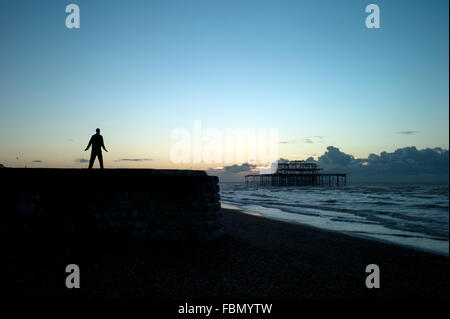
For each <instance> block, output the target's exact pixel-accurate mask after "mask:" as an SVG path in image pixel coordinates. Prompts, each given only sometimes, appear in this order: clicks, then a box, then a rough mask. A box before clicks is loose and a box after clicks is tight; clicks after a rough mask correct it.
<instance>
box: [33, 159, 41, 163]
mask: <svg viewBox="0 0 450 319" xmlns="http://www.w3.org/2000/svg"><path fill="white" fill-rule="evenodd" d="M33 163H44V161H41V160H34V161H33Z"/></svg>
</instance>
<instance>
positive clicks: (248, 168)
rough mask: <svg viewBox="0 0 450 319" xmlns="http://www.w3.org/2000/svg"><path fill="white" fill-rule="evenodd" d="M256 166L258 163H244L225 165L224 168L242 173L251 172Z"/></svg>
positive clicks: (227, 170)
mask: <svg viewBox="0 0 450 319" xmlns="http://www.w3.org/2000/svg"><path fill="white" fill-rule="evenodd" d="M254 168H256V165H251V164H248V163H244V164H242V165H240V166H239V165H231V166H224V168H223V169H224V170H225V172H227V173H241V172H251V171H252V169H254Z"/></svg>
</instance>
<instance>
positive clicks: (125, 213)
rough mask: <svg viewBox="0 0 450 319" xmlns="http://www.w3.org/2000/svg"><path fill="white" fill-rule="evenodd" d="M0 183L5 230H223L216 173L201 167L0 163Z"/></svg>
mask: <svg viewBox="0 0 450 319" xmlns="http://www.w3.org/2000/svg"><path fill="white" fill-rule="evenodd" d="M0 183H1V186H0V212H1V213H0V231H1V232H2V233H3V234H9V235H16V236H21V235H30V234H38V235H40V236H46V235H51V236H58V234H62V233H63V234H78V235H80V236H90V235H103V234H109V235H111V234H112V235H114V234H123V235H131V236H138V237H150V238H163V239H175V240H178V239H200V240H203V239H204V240H210V239H215V238H219V237H220V236H221V235H222V234H223V230H222V227H221V224H220V202H219V185H218V178H217V177H215V176H208V175H207V174H206V173H205V172H203V171H189V170H151V169H105V170H83V169H30V168H23V169H22V168H2V169H0Z"/></svg>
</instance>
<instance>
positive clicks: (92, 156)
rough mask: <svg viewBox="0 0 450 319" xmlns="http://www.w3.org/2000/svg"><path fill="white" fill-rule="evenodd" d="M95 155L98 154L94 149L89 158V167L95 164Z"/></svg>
mask: <svg viewBox="0 0 450 319" xmlns="http://www.w3.org/2000/svg"><path fill="white" fill-rule="evenodd" d="M95 155H96V154H95V152H94V151H92V152H91V159H90V160H89V169H91V168H92V166H93V165H94V161H95Z"/></svg>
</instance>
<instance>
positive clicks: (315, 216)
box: [220, 183, 449, 256]
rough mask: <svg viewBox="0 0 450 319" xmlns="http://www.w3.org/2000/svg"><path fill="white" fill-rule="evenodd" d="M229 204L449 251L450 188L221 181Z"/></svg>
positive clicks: (444, 252) (224, 202) (252, 211)
mask: <svg viewBox="0 0 450 319" xmlns="http://www.w3.org/2000/svg"><path fill="white" fill-rule="evenodd" d="M220 194H221V203H222V207H224V208H238V209H241V210H242V211H244V212H245V213H248V214H253V215H257V216H261V217H265V218H271V219H275V220H281V221H284V222H289V223H299V224H306V225H310V226H314V227H317V228H321V229H327V230H333V231H338V232H342V233H345V234H348V235H351V236H357V237H364V238H368V239H372V240H379V241H384V242H389V243H392V244H397V245H402V246H408V247H412V248H415V249H419V250H424V251H428V252H432V253H436V254H440V255H446V256H448V255H449V237H448V232H449V225H448V220H449V206H448V203H449V187H448V184H447V185H428V184H424V185H422V184H411V185H398V184H392V185H391V184H374V185H353V186H344V187H334V188H327V187H310V186H308V187H298V186H297V187H268V188H256V187H246V186H245V183H221V184H220Z"/></svg>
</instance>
